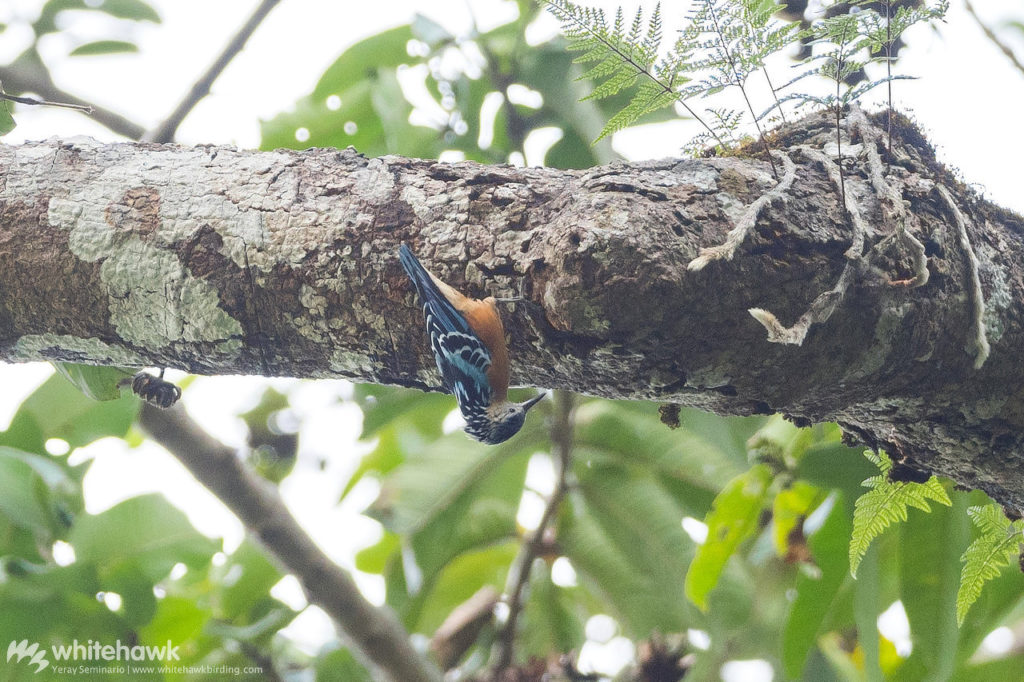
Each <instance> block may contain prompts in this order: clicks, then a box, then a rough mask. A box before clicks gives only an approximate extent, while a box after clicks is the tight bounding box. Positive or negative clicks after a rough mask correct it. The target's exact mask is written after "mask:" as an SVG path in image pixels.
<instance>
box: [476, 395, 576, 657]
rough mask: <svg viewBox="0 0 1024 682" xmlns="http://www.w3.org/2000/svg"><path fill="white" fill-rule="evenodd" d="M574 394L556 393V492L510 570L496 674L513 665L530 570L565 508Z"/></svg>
mask: <svg viewBox="0 0 1024 682" xmlns="http://www.w3.org/2000/svg"><path fill="white" fill-rule="evenodd" d="M574 402H575V401H574V397H573V394H572V393H570V392H568V391H555V396H554V403H555V414H554V421H553V422H552V424H551V446H552V455H554V459H555V466H556V471H555V489H554V490H553V491H551V497H549V498H548V501H547V505H546V506H545V507H544V514H543V516H541V519H540V523H539V524H537V528H536V529H534V531H533V532H532V533H530V535H529V536H528V537H526V538H525V539H524V541H523V545H522V547H520V549H519V554H518V556H516V560H515V561H514V562H513V563H512V566H511V567H510V568H509V572H508V580H507V581H506V583H505V594H506V595H507V597H508V619H507V620H506V621H505V625H504V627H502V629H501V632H500V633H498V641H497V644H496V645H495V646H496V648H497V653H496V660H495V665H494V670H495V671H497V672H500V671H502V670H504V669H505V668H507V667H509V666H510V665H511V664H512V655H513V652H514V650H515V640H516V624H517V623H518V621H519V613H520V612H521V611H522V609H523V592H524V590H525V589H526V583H527V581H528V580H529V579H530V568H531V567H532V566H533V560H534V559H536V558H537V555H538V553H539V552H540V550H541V548H542V547H543V545H544V534H545V532H546V531H547V529H548V527H549V526H550V525H551V523H552V522H553V521H554V520H555V516H556V514H557V513H558V509H559V508H560V507H561V506H562V500H563V499H564V498H565V492H566V490H567V489H568V476H569V470H570V468H571V465H572V431H573V424H572V408H573V404H574Z"/></svg>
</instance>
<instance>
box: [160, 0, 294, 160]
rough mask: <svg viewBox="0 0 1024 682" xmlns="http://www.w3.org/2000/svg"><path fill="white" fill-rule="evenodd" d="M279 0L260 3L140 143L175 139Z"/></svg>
mask: <svg viewBox="0 0 1024 682" xmlns="http://www.w3.org/2000/svg"><path fill="white" fill-rule="evenodd" d="M280 1H281V0H263V2H261V3H260V5H259V7H257V8H256V10H255V11H254V12H253V13H252V16H250V17H249V20H248V21H246V22H245V24H244V25H243V26H242V28H241V29H239V31H238V33H236V34H235V37H234V38H232V39H231V41H230V42H229V43H228V44H227V46H225V48H224V51H223V52H221V54H220V56H219V57H217V59H216V60H214V62H213V64H211V65H210V68H208V69H207V70H206V73H204V74H203V75H202V77H201V78H200V79H199V80H197V81H196V82H195V85H193V86H192V89H191V90H189V91H188V94H187V95H185V97H184V99H182V100H181V102H179V103H178V106H177V107H176V108H175V109H174V111H172V112H171V114H170V116H168V117H167V119H166V120H165V121H164V122H163V123H161V124H160V125H158V126H157V127H155V128H153V129H152V130H150V131H149V132H147V133H146V134H145V135H144V136H143V140H144V141H146V142H171V141H173V140H174V134H175V132H176V131H177V130H178V126H180V125H181V122H182V121H184V120H185V117H186V116H188V114H189V112H191V111H192V109H194V108H195V106H196V105H197V104H198V103H199V102H200V101H201V100H202V99H203V98H204V97H206V96H207V95H208V94H210V87H211V86H212V85H213V82H214V81H215V80H217V78H218V77H219V76H220V74H221V73H222V72H223V71H224V69H225V68H226V67H227V65H228V64H230V63H231V60H232V59H234V58H235V56H236V55H237V54H238V53H239V52H241V51H242V48H243V47H245V43H246V42H248V40H249V38H250V37H251V36H252V34H253V33H254V32H255V31H256V28H257V27H258V26H259V25H260V24H261V23H262V22H263V19H265V18H266V16H267V15H268V14H270V10H272V9H274V7H275V6H276V5H277V4H278V3H279V2H280Z"/></svg>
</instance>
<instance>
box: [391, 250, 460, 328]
mask: <svg viewBox="0 0 1024 682" xmlns="http://www.w3.org/2000/svg"><path fill="white" fill-rule="evenodd" d="M398 259H399V260H400V261H401V263H402V267H403V268H405V272H406V273H407V274H408V275H409V279H411V280H412V284H413V286H414V287H415V288H416V294H417V295H418V296H419V297H420V304H421V305H422V306H423V313H424V315H427V316H428V317H433V323H434V324H436V325H438V326H439V327H440V331H443V332H444V333H449V332H463V333H465V332H468V331H469V326H468V324H467V323H466V319H465V318H464V317H463V316H462V314H461V313H460V312H459V311H457V310H456V309H455V307H454V306H453V305H452V304H451V302H450V301H449V300H448V299H447V297H445V295H444V293H442V291H441V290H440V289H439V288H438V287H437V284H435V283H434V278H433V277H431V276H430V273H429V272H428V271H427V269H426V268H425V267H423V265H422V264H421V263H420V261H419V259H418V258H416V256H415V255H413V252H412V249H410V248H409V247H408V245H406V244H402V245H401V246H400V247H398Z"/></svg>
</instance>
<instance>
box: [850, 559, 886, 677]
mask: <svg viewBox="0 0 1024 682" xmlns="http://www.w3.org/2000/svg"><path fill="white" fill-rule="evenodd" d="M879 551H880V548H879V546H878V545H875V546H874V547H872V548H871V549H870V551H868V552H867V553H866V554H865V555H864V556H863V561H862V562H861V567H862V569H863V571H862V575H861V579H860V580H858V581H857V582H856V583H854V586H853V618H854V622H855V623H856V624H857V645H858V648H859V649H860V653H861V655H862V658H861V661H860V662H861V663H862V665H863V671H864V677H865V679H866V680H867V682H882V679H883V676H882V668H881V661H880V654H881V651H880V647H879V640H880V638H881V635H880V633H879V631H878V614H879V613H880V612H881V604H880V587H879V584H880V583H881V575H880V574H881V566H880V565H879V558H878V554H879Z"/></svg>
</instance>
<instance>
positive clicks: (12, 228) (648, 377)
mask: <svg viewBox="0 0 1024 682" xmlns="http://www.w3.org/2000/svg"><path fill="white" fill-rule="evenodd" d="M898 132H900V133H901V135H900V139H899V144H898V148H897V150H896V154H895V155H894V156H895V158H894V159H893V160H892V165H891V168H890V169H889V173H888V175H887V177H886V180H887V181H888V182H889V183H891V186H892V187H893V188H894V189H895V190H896V191H897V192H898V195H897V196H902V197H903V200H904V201H906V202H909V204H908V206H909V213H910V215H911V216H912V218H913V220H912V224H910V225H909V226H908V229H909V230H910V231H911V232H912V233H913V235H914V236H915V237H916V239H918V240H919V241H920V242H921V243H923V244H924V247H925V251H926V254H927V256H928V271H929V272H928V274H929V279H928V282H927V283H926V284H925V285H924V286H921V287H916V288H911V287H909V286H905V285H901V284H899V283H894V282H895V281H898V280H907V281H909V280H911V279H913V278H914V276H915V272H914V268H913V258H912V255H911V254H909V253H906V252H905V251H904V250H903V249H901V247H900V245H899V243H898V242H897V241H895V240H890V242H891V243H887V244H888V245H887V246H886V247H885V248H882V247H881V246H880V243H881V242H882V240H883V239H884V237H886V236H887V235H889V234H891V233H892V230H893V226H892V225H890V224H889V223H891V222H892V221H891V220H889V219H886V217H885V216H886V215H889V214H883V210H882V203H880V200H879V195H878V193H877V191H876V189H875V188H873V186H872V184H871V181H870V178H869V173H868V170H867V169H866V167H865V165H864V164H865V162H864V161H863V158H864V157H865V156H866V155H865V154H863V153H860V154H858V152H859V151H860V152H863V145H864V143H863V141H861V140H858V139H857V138H856V136H855V137H854V139H851V140H846V141H844V144H843V148H844V152H846V153H849V154H853V155H855V156H853V157H852V158H847V159H845V160H844V161H843V168H844V169H845V174H846V180H845V184H846V191H847V192H848V193H850V194H851V198H852V199H853V200H854V201H855V202H856V206H857V207H858V209H859V212H860V214H861V215H862V217H863V218H864V220H865V222H866V223H867V225H868V226H869V230H868V232H867V234H864V235H863V237H864V239H865V253H866V254H870V257H865V258H863V259H861V260H857V261H854V264H855V267H853V269H852V270H851V272H852V273H853V275H852V280H850V281H852V285H851V286H850V288H849V289H848V291H847V293H846V295H845V297H844V298H843V299H842V300H841V301H840V302H839V303H838V304H837V306H836V308H835V311H834V312H833V314H832V315H831V317H830V318H829V319H828V320H827V321H826V322H824V323H821V324H815V325H813V326H811V327H810V330H809V333H808V334H807V336H806V338H805V339H804V340H803V343H802V345H800V346H796V345H782V344H778V343H769V342H768V340H767V337H766V333H765V329H764V328H763V327H762V326H761V325H760V324H758V322H757V321H756V320H755V319H754V318H753V317H751V315H750V314H748V312H747V311H748V309H749V308H763V309H767V310H770V311H771V312H772V313H774V315H775V316H777V318H778V320H779V321H780V322H781V323H782V324H784V325H788V324H792V323H793V322H795V321H796V320H797V319H798V318H799V317H800V316H801V315H802V314H803V313H804V311H806V310H807V309H808V307H809V306H810V305H811V303H812V302H813V301H814V300H815V299H816V297H818V295H819V294H821V293H822V292H825V291H828V290H830V289H832V288H833V287H834V286H835V285H836V283H837V281H839V279H840V275H841V273H842V272H843V270H844V268H845V267H846V266H847V264H848V263H849V262H851V254H850V246H851V242H852V240H853V229H852V224H851V222H850V220H849V218H848V214H847V213H846V212H845V211H844V209H843V207H842V204H841V202H840V198H839V196H838V193H837V191H836V189H835V187H834V184H833V182H832V181H831V180H830V178H829V176H828V174H827V173H826V171H825V169H824V168H823V167H822V164H821V163H816V162H814V161H813V159H812V158H811V156H810V155H809V154H803V155H802V154H801V153H800V151H799V149H798V147H799V146H800V145H809V146H810V147H813V148H815V149H825V150H826V152H827V151H828V148H827V143H828V141H829V140H830V139H832V137H833V136H834V131H833V130H832V129H831V128H830V126H829V121H828V119H827V118H825V117H822V116H811V117H809V118H807V119H805V120H804V121H801V122H799V123H798V124H796V125H794V126H791V127H790V128H788V129H785V130H782V131H780V132H778V133H777V134H776V135H775V142H774V145H775V147H776V148H777V149H779V150H780V151H783V152H786V153H787V154H788V155H789V156H790V157H791V158H792V160H793V161H794V162H795V163H796V166H797V168H796V177H795V181H794V182H793V183H792V186H791V187H789V188H788V189H787V190H786V191H785V192H784V193H783V196H782V198H778V197H773V198H772V200H771V202H770V204H769V205H766V206H764V207H763V208H762V210H761V211H760V212H759V214H758V215H759V217H758V220H757V221H756V225H755V229H754V231H753V233H752V234H751V235H750V236H749V237H748V238H746V239H745V240H744V241H743V242H742V243H741V244H740V247H739V250H738V252H737V253H736V254H735V257H734V258H732V259H722V260H714V261H712V262H710V263H708V264H707V265H706V267H704V268H703V269H701V270H699V271H691V270H688V269H687V265H688V264H690V263H691V262H692V261H693V259H694V258H695V257H696V256H697V255H698V253H699V252H700V249H701V248H702V247H712V246H716V245H719V244H721V243H723V242H724V241H725V239H726V234H727V233H728V232H729V231H730V230H731V229H732V228H733V227H734V222H735V221H736V220H737V219H738V217H739V216H741V215H742V214H743V209H744V207H745V206H747V205H749V204H751V203H752V202H754V201H755V200H757V199H758V197H760V196H762V195H763V194H765V193H766V192H768V191H770V190H771V189H772V188H774V187H775V186H776V180H775V179H774V178H773V176H772V175H771V173H770V172H769V169H768V165H767V162H766V161H763V160H754V159H751V158H745V157H733V158H710V159H702V160H665V161H655V162H645V163H635V164H614V165H611V166H605V167H600V168H594V169H590V170H588V171H559V170H553V169H542V168H530V169H521V168H513V167H505V166H501V167H496V166H480V165H477V164H473V163H460V164H446V163H436V162H431V161H422V160H415V159H405V158H397V157H382V158H379V159H367V158H365V157H363V156H360V155H359V154H357V153H355V152H354V151H351V150H348V151H335V150H322V149H321V150H307V151H304V152H292V151H284V150H281V151H275V152H250V151H239V150H235V149H230V148H224V147H194V148H185V147H178V146H171V145H133V144H120V145H98V144H96V143H93V142H91V141H87V140H75V141H53V140H51V141H47V142H42V143H33V144H27V145H22V146H17V147H4V146H0V358H3V359H6V360H14V361H23V360H38V359H62V360H71V361H78V362H93V363H111V364H119V365H125V364H127V365H147V366H152V365H166V366H170V367H180V368H182V369H186V370H189V371H192V372H198V373H204V374H226V373H259V374H266V375H291V376H304V377H327V376H344V377H349V378H352V379H355V380H359V381H370V382H382V383H391V384H401V385H406V386H417V387H421V388H433V387H436V386H437V385H438V383H439V378H438V376H437V375H436V373H435V370H434V369H433V362H432V360H431V359H430V357H429V349H428V346H427V340H426V338H425V334H424V331H423V328H422V322H421V318H420V312H419V310H418V308H417V306H416V305H415V303H414V301H413V296H412V291H411V288H410V287H409V285H408V283H407V282H406V279H405V277H404V275H403V274H402V271H401V268H400V266H399V264H398V260H397V247H398V244H399V243H400V242H402V241H407V242H409V243H410V244H411V245H412V246H413V248H414V250H415V251H416V252H417V253H418V254H419V255H420V257H421V258H422V260H423V261H424V263H425V264H426V265H428V267H431V268H432V269H433V270H434V271H435V272H436V273H437V274H438V275H439V276H441V277H442V278H444V279H446V280H448V281H449V282H451V283H452V284H453V285H454V286H457V287H459V288H461V289H463V290H465V291H467V292H468V293H471V294H476V295H483V294H485V293H489V294H493V295H497V296H515V295H519V294H521V295H523V296H524V297H525V301H524V302H522V303H517V304H513V305H511V306H509V307H508V309H507V311H506V315H505V323H506V329H507V331H508V335H509V340H510V345H511V352H512V358H513V368H512V369H513V382H514V383H518V384H524V385H536V386H543V387H548V388H563V389H569V390H573V391H578V392H581V393H587V394H592V395H602V396H608V397H616V398H646V399H655V400H661V401H671V402H679V403H684V404H687V405H693V406H697V407H701V408H704V409H708V410H713V411H716V412H719V413H728V414H750V413H765V412H773V411H783V412H786V413H788V414H790V415H792V416H793V417H794V418H797V419H798V420H800V419H806V420H811V421H820V420H838V421H839V422H840V423H842V424H843V425H844V426H845V427H846V428H847V430H848V432H850V433H852V434H855V435H856V436H857V437H858V438H860V439H862V440H863V441H865V442H867V443H869V444H870V445H872V446H879V447H885V448H886V449H888V450H889V451H890V452H891V453H892V454H893V455H894V456H895V457H896V458H902V459H903V460H904V463H905V464H907V465H908V466H912V467H916V468H920V469H923V470H927V471H935V472H938V473H942V474H945V475H948V476H952V477H953V478H955V479H956V480H958V481H960V482H961V483H964V484H966V485H971V486H977V487H982V488H984V489H985V490H987V491H988V492H990V493H991V494H992V495H994V496H995V497H996V498H997V499H999V500H1000V501H1002V502H1004V503H1006V504H1008V505H1011V506H1016V507H1018V508H1021V509H1024V451H1022V442H1024V428H1022V427H1024V295H1022V294H1024V266H1022V265H1021V264H1022V263H1024V244H1022V237H1024V225H1022V220H1021V218H1020V217H1018V216H1015V215H1012V214H1010V213H1008V212H1006V211H1004V210H1001V209H999V208H997V207H995V206H993V205H991V204H988V203H986V202H983V201H981V200H979V199H978V198H976V197H975V196H973V195H972V194H971V193H970V192H968V191H967V190H966V189H965V188H964V187H963V186H962V185H961V184H960V183H958V182H957V181H955V180H954V179H953V178H952V176H951V175H950V174H949V173H948V172H947V171H945V170H944V169H942V168H940V167H938V166H937V165H936V163H935V162H934V158H933V157H932V155H931V151H930V150H929V148H928V146H927V144H926V143H925V141H924V140H923V139H921V137H920V135H919V134H918V133H917V132H916V131H915V130H914V129H913V128H911V127H909V126H907V125H904V126H903V127H901V129H900V130H899V131H898ZM847 148H849V151H847ZM883 151H884V150H883ZM940 186H942V187H946V188H948V190H949V191H950V192H951V196H952V197H953V198H954V201H955V202H956V205H957V207H958V210H959V211H960V212H961V213H962V215H963V217H964V218H965V224H966V230H967V235H968V237H969V242H970V244H969V245H970V247H971V250H973V252H974V253H975V254H976V257H977V275H978V280H979V281H980V284H981V292H982V294H983V303H984V318H983V323H984V332H985V335H986V337H987V340H988V342H989V343H990V344H991V354H990V356H989V357H988V358H987V360H986V361H985V362H984V364H982V365H981V367H980V368H979V369H975V366H974V365H975V361H976V359H977V357H978V355H977V352H976V348H975V345H974V344H975V338H976V334H975V331H976V330H977V327H976V325H974V317H973V316H974V314H975V311H976V310H977V309H978V308H977V306H975V305H974V303H976V301H974V300H973V299H972V288H971V282H972V271H971V266H970V255H969V253H968V251H967V250H965V243H964V242H963V241H962V239H961V236H962V235H961V231H960V230H959V227H958V223H957V219H956V216H955V215H953V212H952V210H951V208H950V206H949V205H948V204H947V202H946V201H945V200H944V198H943V196H942V191H941V190H940V189H939V187H940ZM890 198H891V196H890ZM883 200H886V201H888V200H889V199H887V198H885V197H883ZM887 210H888V211H889V213H891V206H890V207H889V209H887Z"/></svg>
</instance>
